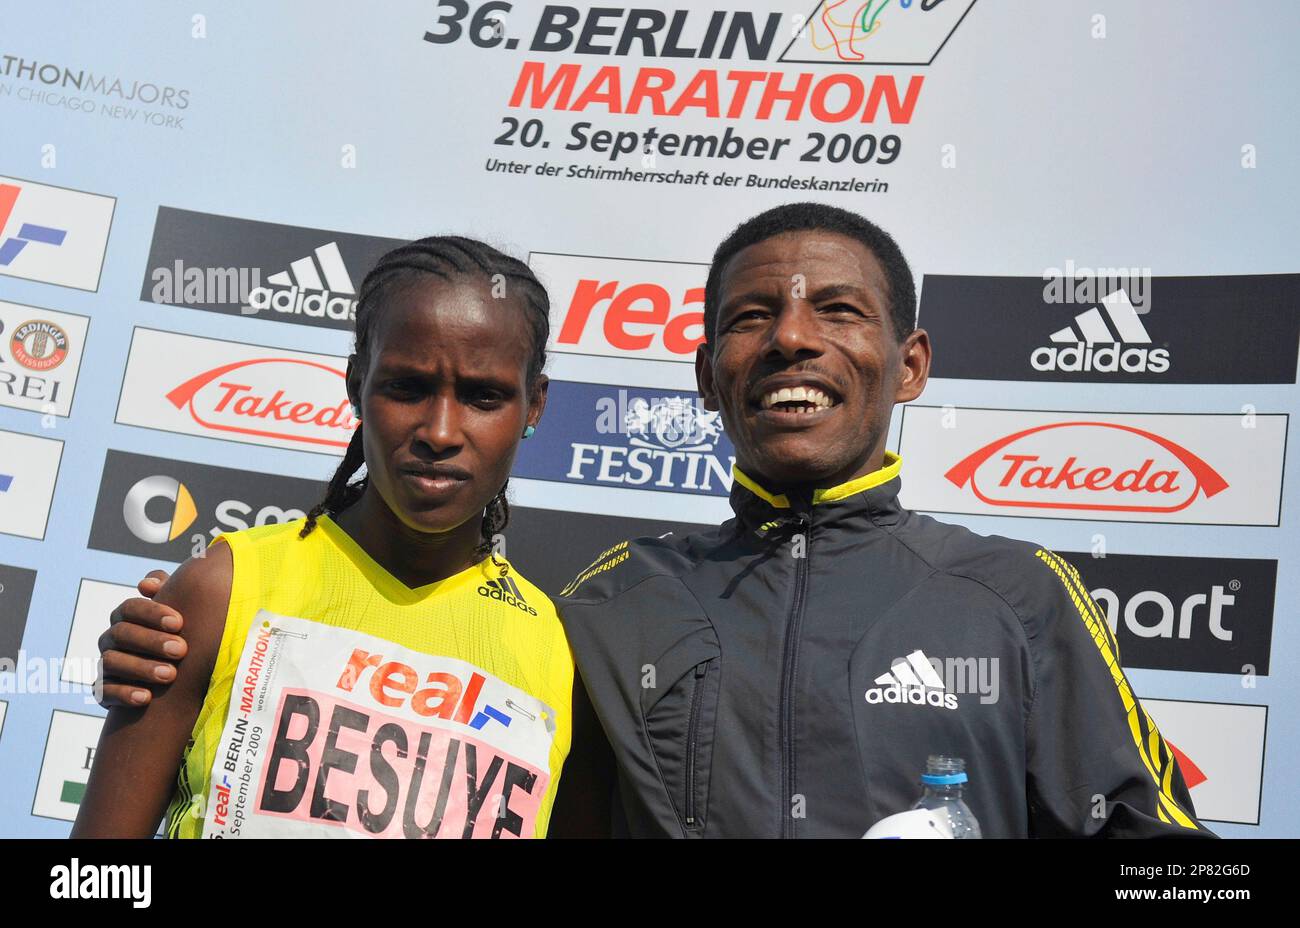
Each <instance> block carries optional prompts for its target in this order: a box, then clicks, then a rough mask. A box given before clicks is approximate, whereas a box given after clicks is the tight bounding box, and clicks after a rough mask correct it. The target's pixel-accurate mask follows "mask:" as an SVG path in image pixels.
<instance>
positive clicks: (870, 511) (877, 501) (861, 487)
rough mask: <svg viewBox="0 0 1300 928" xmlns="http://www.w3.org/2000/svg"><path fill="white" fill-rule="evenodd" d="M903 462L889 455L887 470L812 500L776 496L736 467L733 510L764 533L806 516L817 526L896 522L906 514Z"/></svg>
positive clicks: (819, 493) (827, 489)
mask: <svg viewBox="0 0 1300 928" xmlns="http://www.w3.org/2000/svg"><path fill="white" fill-rule="evenodd" d="M902 466H903V460H902V458H900V457H899V456H898V455H896V454H894V453H892V452H889V451H886V452H885V463H884V466H883V467H881V468H880V469H879V470H876V471H872V472H871V473H869V474H864V475H862V476H861V477H857V478H855V479H853V480H850V481H848V482H847V483H841V484H839V485H837V486H832V487H824V488H821V489H817V490H814V491H813V494H812V499H811V500H807V499H800V498H798V497H791V496H788V495H786V494H784V493H773V492H771V491H769V490H767V489H766V488H764V487H763V486H761V485H760V484H759V483H758V482H757V481H755V480H754V479H753V478H752V477H750V476H749V475H748V474H746V473H745V472H744V471H742V470H741V469H740V468H739V467H736V466H735V465H734V464H733V465H732V468H731V475H732V484H731V508H732V510H733V511H734V512H735V513H736V516H737V518H739V519H740V520H741V522H743V523H744V524H745V525H746V526H747V527H748V528H751V529H754V530H762V531H760V534H766V530H763V529H765V526H767V525H769V524H770V523H773V522H778V523H779V522H786V521H789V520H790V519H791V518H797V517H798V516H799V514H800V513H803V512H806V513H807V514H808V516H809V517H810V518H811V520H812V522H813V523H814V524H822V523H828V522H840V521H853V520H854V519H855V518H856V519H869V520H872V521H880V520H882V519H883V520H884V521H887V522H892V521H894V519H895V518H896V517H897V515H898V514H899V513H900V512H901V511H902V509H901V507H900V506H899V504H898V490H899V488H900V487H901V486H902V481H901V480H900V479H899V471H900V470H901V469H902Z"/></svg>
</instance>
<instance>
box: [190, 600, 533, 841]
mask: <svg viewBox="0 0 1300 928" xmlns="http://www.w3.org/2000/svg"><path fill="white" fill-rule="evenodd" d="M554 733H555V717H554V710H552V709H551V708H550V707H549V706H547V705H546V704H545V703H543V702H542V701H541V700H539V699H536V698H534V697H533V696H530V695H529V694H527V693H525V692H523V691H522V690H520V689H518V688H516V687H514V686H511V685H510V684H508V683H505V682H504V681H502V680H499V679H497V678H496V677H494V676H492V675H491V674H489V673H487V672H485V671H484V670H482V669H481V668H479V667H476V666H474V665H473V664H469V663H466V662H465V661H461V660H456V659H455V658H451V657H439V656H432V655H428V654H424V653H421V652H418V651H412V650H410V649H409V648H404V647H402V646H400V645H396V644H394V643H393V642H391V641H385V640H384V639H382V638H376V637H375V636H373V635H367V634H364V633H362V632H358V631H352V630H349V629H344V628H338V627H336V626H332V625H323V624H320V623H318V622H313V621H310V620H307V619H300V618H289V617H286V616H279V615H275V614H273V613H271V612H268V611H266V610H262V611H261V612H259V613H258V615H257V617H256V618H255V619H254V621H253V624H252V627H251V629H250V631H249V634H248V639H247V641H246V642H245V644H244V652H243V656H242V657H241V658H240V661H239V669H238V672H237V673H236V675H235V680H234V683H233V685H232V688H231V693H230V707H229V709H228V710H227V713H226V724H225V728H224V730H223V731H222V736H221V742H220V746H219V749H218V751H217V756H216V758H215V760H214V763H213V766H212V786H211V791H210V792H209V795H208V797H207V803H206V806H205V814H204V825H203V837H205V838H252V837H258V838H262V837H267V838H270V837H361V838H435V837H436V838H470V837H474V838H513V837H532V836H533V835H534V832H535V829H536V823H537V815H538V810H539V809H540V807H541V804H542V798H543V797H544V796H545V795H546V788H547V785H548V784H549V782H550V752H551V742H552V740H553V738H554Z"/></svg>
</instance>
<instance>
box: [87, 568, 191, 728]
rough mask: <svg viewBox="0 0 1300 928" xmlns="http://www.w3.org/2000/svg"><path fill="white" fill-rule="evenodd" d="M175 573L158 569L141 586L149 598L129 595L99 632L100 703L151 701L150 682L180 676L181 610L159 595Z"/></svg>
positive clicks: (160, 682)
mask: <svg viewBox="0 0 1300 928" xmlns="http://www.w3.org/2000/svg"><path fill="white" fill-rule="evenodd" d="M169 576H170V574H168V573H167V572H166V571H162V570H152V571H150V572H149V574H148V575H147V576H146V577H145V578H144V579H143V580H141V581H140V583H139V584H138V585H137V586H136V589H138V590H139V591H140V595H141V597H143V598H135V599H128V600H126V601H125V602H123V603H122V604H121V605H120V606H118V607H117V608H116V609H114V610H113V614H112V616H111V617H110V618H109V627H108V631H106V632H104V634H102V635H100V636H99V654H100V658H101V663H100V679H99V680H98V681H96V683H95V693H96V695H97V697H98V699H99V704H100V705H101V706H103V707H104V708H105V709H108V708H111V707H112V706H128V707H130V706H136V707H139V706H145V705H148V704H149V700H151V699H153V691H152V689H150V687H161V686H167V685H168V684H170V683H171V682H172V681H173V680H175V679H176V668H175V667H174V666H173V664H174V663H175V662H176V661H179V660H180V659H181V658H183V657H184V656H185V651H186V646H185V641H184V639H182V638H179V637H177V635H176V634H175V632H178V631H180V630H181V625H182V619H181V614H180V613H179V612H177V611H176V610H175V609H172V608H171V607H170V606H164V605H162V604H160V603H156V602H154V601H153V597H155V596H157V595H158V590H159V589H160V588H161V587H162V585H163V583H164V582H166V580H167V578H168V577H169Z"/></svg>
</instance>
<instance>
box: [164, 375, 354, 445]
mask: <svg viewBox="0 0 1300 928" xmlns="http://www.w3.org/2000/svg"><path fill="white" fill-rule="evenodd" d="M345 379H346V378H345V375H344V373H343V371H340V370H337V369H335V368H333V367H329V366H327V365H324V364H318V363H316V362H314V361H302V360H298V359H296V358H254V359H252V360H249V361H235V362H233V363H231V364H223V365H221V366H220V367H215V368H212V369H211V370H208V371H204V372H203V373H202V374H199V375H198V376H196V377H192V378H190V379H189V380H187V381H185V382H184V383H182V384H181V385H180V386H178V387H176V388H175V389H173V390H172V391H171V392H169V393H168V394H167V400H168V401H169V402H170V403H171V404H172V405H173V406H175V407H176V408H177V409H180V410H185V411H187V412H188V413H189V415H190V418H192V419H193V420H194V421H195V422H196V423H198V424H199V425H201V426H203V427H204V428H207V429H213V430H215V431H219V432H233V433H235V434H238V435H256V436H260V437H263V438H277V439H281V440H287V441H296V442H304V443H306V444H312V445H326V446H330V447H335V448H347V446H348V442H349V441H350V440H351V438H352V432H353V431H354V430H355V429H356V427H357V425H358V422H357V420H356V419H355V418H353V416H352V412H351V408H350V406H349V404H348V400H347V397H346V395H345V390H344V381H345Z"/></svg>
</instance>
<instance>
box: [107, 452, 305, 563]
mask: <svg viewBox="0 0 1300 928" xmlns="http://www.w3.org/2000/svg"><path fill="white" fill-rule="evenodd" d="M323 490H324V487H323V485H322V484H320V483H318V482H316V481H314V480H301V479H298V478H296V477H281V476H279V475H275V474H259V473H253V472H251V471H243V470H232V469H230V468H226V467H214V466H212V465H209V464H193V463H190V462H188V461H171V460H167V459H166V458H154V457H147V456H145V455H140V454H129V453H127V452H124V451H114V450H110V451H109V452H108V454H107V455H106V456H105V459H104V474H103V477H102V479H101V481H100V485H99V499H98V501H97V502H96V504H95V516H94V520H93V522H92V524H91V529H90V547H91V548H96V549H98V550H101V551H116V552H118V553H120V554H134V555H138V556H141V557H150V558H159V557H161V558H163V559H167V560H173V561H183V560H185V559H187V558H189V557H191V556H192V555H194V554H195V553H201V552H202V551H203V550H204V548H205V547H206V546H207V544H208V543H209V542H210V541H211V540H212V539H213V538H216V537H217V536H218V535H220V534H222V533H223V532H237V531H242V530H244V529H248V528H254V527H257V526H261V525H274V524H278V523H281V522H291V521H293V520H294V519H301V518H303V516H305V515H306V512H307V510H308V509H309V508H310V507H311V506H313V505H314V504H315V503H316V502H317V501H318V500H319V499H320V498H321V496H322V495H323Z"/></svg>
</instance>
